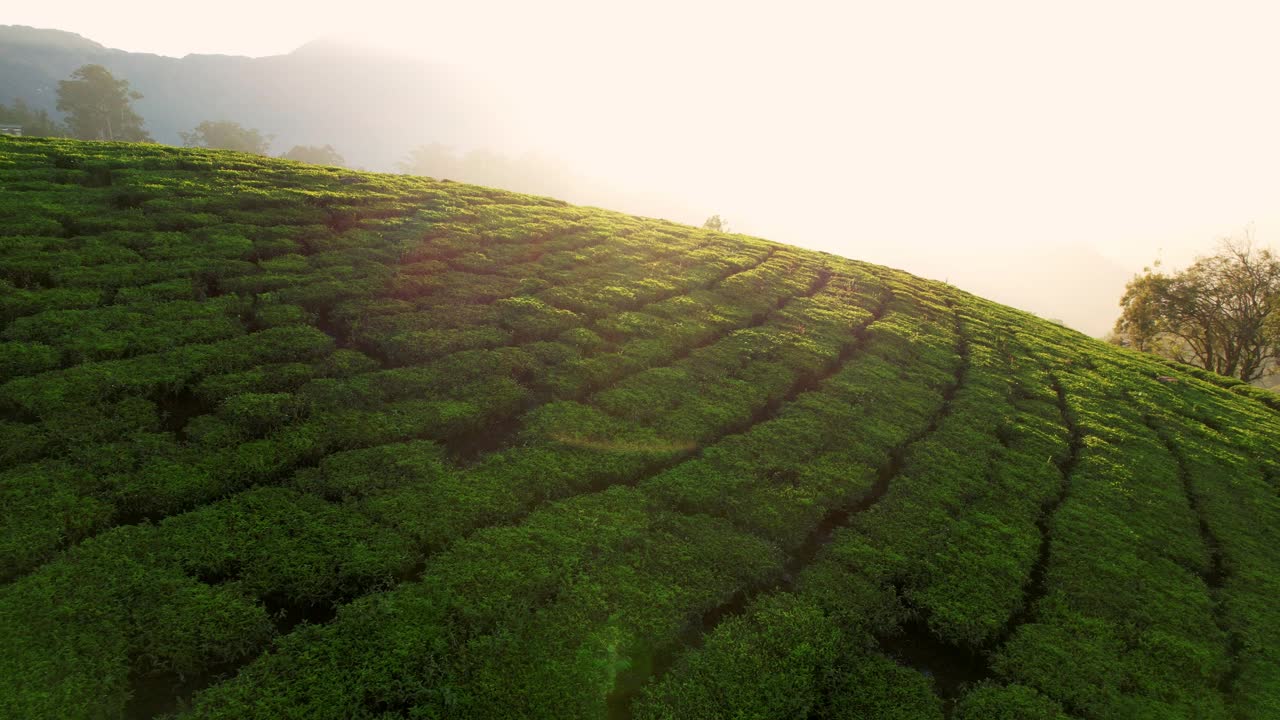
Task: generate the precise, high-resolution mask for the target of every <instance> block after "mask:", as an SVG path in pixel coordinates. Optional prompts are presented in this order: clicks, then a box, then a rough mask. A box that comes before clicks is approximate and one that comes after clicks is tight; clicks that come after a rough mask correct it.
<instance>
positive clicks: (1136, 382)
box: [0, 138, 1280, 720]
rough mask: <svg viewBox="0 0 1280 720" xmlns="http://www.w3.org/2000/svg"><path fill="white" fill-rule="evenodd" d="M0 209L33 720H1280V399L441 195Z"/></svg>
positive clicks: (423, 185)
mask: <svg viewBox="0 0 1280 720" xmlns="http://www.w3.org/2000/svg"><path fill="white" fill-rule="evenodd" d="M0 190H2V192H0V237H3V239H4V242H0V322H2V323H3V328H2V329H0V507H3V509H4V512H3V513H0V582H3V585H0V627H2V628H4V629H5V630H6V633H7V634H6V636H5V637H6V640H7V641H8V644H7V645H6V651H7V652H6V653H5V654H4V656H3V659H0V707H3V708H5V710H6V711H8V712H9V714H13V715H15V716H20V717H29V718H55V717H56V718H65V717H71V718H112V717H131V716H138V715H144V714H148V715H157V714H159V715H161V716H163V715H165V714H176V715H178V716H181V717H201V718H244V717H254V718H268V719H270V718H298V717H308V718H335V719H337V718H378V717H393V716H394V717H423V718H437V717H440V718H442V717H449V718H492V717H533V718H541V717H546V718H552V717H555V718H559V717H584V718H590V717H610V716H612V717H622V718H626V717H636V718H646V719H656V718H720V717H740V718H775V717H776V718H793V717H811V718H832V719H834V718H855V717H856V718H938V717H942V716H946V715H948V714H949V716H950V717H954V718H964V719H965V720H971V719H972V718H988V717H990V718H1046V719H1050V718H1052V719H1053V720H1059V719H1060V718H1065V717H1078V718H1089V719H1090V720H1095V719H1107V720H1110V719H1112V718H1115V719H1119V718H1134V717H1151V718H1157V717H1158V718H1179V717H1185V718H1227V717H1231V718H1235V719H1239V718H1246V719H1254V718H1257V719H1262V718H1271V717H1275V716H1276V715H1277V713H1278V712H1280V708H1277V707H1276V701H1275V699H1276V698H1277V697H1280V675H1278V674H1277V672H1276V668H1277V667H1280V658H1278V657H1277V654H1276V652H1277V650H1276V649H1277V648H1280V635H1277V629H1278V628H1280V618H1278V617H1277V616H1276V603H1275V602H1274V599H1275V598H1276V597H1277V596H1280V584H1278V582H1280V581H1278V580H1277V579H1278V578H1280V561H1278V558H1277V555H1276V553H1275V552H1274V549H1275V548H1276V547H1280V537H1277V535H1276V532H1277V531H1276V528H1278V527H1280V523H1278V522H1277V520H1278V519H1280V494H1278V493H1277V490H1278V489H1280V463H1278V462H1277V461H1276V460H1275V459H1274V458H1275V457H1276V456H1277V450H1280V415H1278V414H1277V411H1276V405H1275V404H1274V403H1271V402H1269V401H1268V398H1269V397H1270V396H1269V395H1263V394H1260V393H1263V392H1264V391H1261V390H1257V389H1252V388H1250V387H1249V386H1247V385H1244V384H1242V383H1239V382H1238V381H1237V382H1230V381H1227V380H1225V379H1224V378H1222V377H1221V376H1218V375H1215V374H1213V373H1210V372H1207V371H1204V370H1199V369H1196V368H1192V367H1189V366H1184V365H1180V364H1177V363H1173V362H1165V361H1161V360H1159V359H1157V358H1155V357H1152V356H1150V355H1139V354H1135V353H1130V352H1128V351H1126V350H1123V349H1119V348H1116V347H1113V346H1108V345H1104V344H1102V343H1098V342H1095V341H1092V340H1089V339H1087V338H1084V337H1082V336H1079V335H1077V334H1075V333H1073V332H1071V331H1069V330H1066V329H1065V328H1062V327H1060V326H1056V325H1053V324H1051V323H1047V322H1043V321H1040V320H1038V319H1035V318H1033V317H1031V316H1028V315H1026V314H1023V313H1019V312H1017V311H1013V310H1010V309H1008V308H1004V307H1001V306H998V305H994V304H991V303H988V302H985V301H983V300H981V299H979V298H975V297H972V296H969V295H967V294H964V293H962V292H960V291H957V290H955V289H954V288H951V287H949V286H945V285H941V284H937V283H932V282H929V281H925V280H921V279H919V278H914V277H911V276H909V275H905V274H903V273H898V272H895V271H892V270H888V269H886V268H880V267H876V266H871V265H866V264H862V263H858V262H855V261H851V260H843V259H840V258H835V257H832V256H828V255H822V254H816V253H808V252H805V251H801V250H797V249H794V248H785V247H782V246H776V245H773V244H770V243H766V242H762V241H758V240H753V239H751V238H746V237H742V236H727V235H723V234H718V233H714V232H705V231H702V230H699V229H696V228H689V227H683V226H677V225H673V224H670V223H666V222H662V221H656V220H645V219H640V218H631V217H626V216H621V215H616V214H612V213H608V212H605V211H601V210H595V209H589V208H578V207H571V206H567V205H564V204H563V203H559V202H558V201H553V200H547V199H543V198H533V197H529V196H523V195H517V194H512V193H506V192H501V191H497V190H492V189H488V188H480V187H473V186H468V185H461V184H457V183H452V182H436V181H432V180H428V179H424V178H417V177H407V176H397V175H373V174H363V173H352V172H349V171H345V170H342V171H340V170H337V169H335V168H329V167H321V166H317V165H307V164H300V163H292V162H283V161H280V160H278V159H269V158H266V157H260V156H254V155H249V154H242V153H241V154H237V153H226V152H217V151H212V150H207V149H199V148H195V149H193V148H186V149H178V148H165V147H159V146H144V145H132V146H122V145H118V144H116V145H108V144H102V143H82V142H73V141H61V140H44V139H32V138H18V139H8V138H6V139H0ZM1170 380H1172V381H1170ZM1255 391H1256V392H1255ZM193 693H194V694H193Z"/></svg>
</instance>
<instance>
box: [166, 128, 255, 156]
mask: <svg viewBox="0 0 1280 720" xmlns="http://www.w3.org/2000/svg"><path fill="white" fill-rule="evenodd" d="M178 134H179V135H181V136H182V143H183V144H184V145H187V146H190V147H207V148H217V149H220V150H238V151H240V152H247V153H253V154H254V155H266V154H267V150H268V149H269V148H270V147H271V140H272V138H274V137H275V136H274V135H263V134H262V133H261V132H259V131H258V130H257V129H256V128H246V127H244V126H243V125H241V124H240V123H238V122H231V121H229V120H205V121H204V122H202V123H200V124H199V125H197V126H196V127H195V129H193V130H192V131H191V132H180V133H178Z"/></svg>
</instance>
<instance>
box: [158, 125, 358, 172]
mask: <svg viewBox="0 0 1280 720" xmlns="http://www.w3.org/2000/svg"><path fill="white" fill-rule="evenodd" d="M178 134H179V135H181V136H182V144H184V145H186V146H187V147H204V148H215V149H219V150H235V151H237V152H246V153H253V154H255V155H266V154H267V150H268V149H269V148H270V147H271V138H272V136H271V135H263V134H262V133H261V132H259V131H258V130H257V129H256V128H246V127H244V126H242V125H241V124H240V123H237V122H231V121H230V120H205V121H204V122H202V123H200V124H199V125H197V126H195V127H194V128H193V129H192V130H191V131H190V132H182V133H178ZM294 149H295V150H296V149H297V148H294ZM331 149H332V148H331ZM290 152H292V151H290ZM293 159H297V158H293ZM329 164H339V163H329Z"/></svg>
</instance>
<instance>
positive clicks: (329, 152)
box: [280, 145, 347, 166]
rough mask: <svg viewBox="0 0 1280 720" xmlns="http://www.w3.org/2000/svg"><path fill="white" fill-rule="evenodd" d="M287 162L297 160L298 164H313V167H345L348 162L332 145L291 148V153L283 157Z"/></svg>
mask: <svg viewBox="0 0 1280 720" xmlns="http://www.w3.org/2000/svg"><path fill="white" fill-rule="evenodd" d="M280 157H282V158H284V159H285V160H297V161H298V162H304V163H311V164H312V165H340V166H345V165H346V164H347V161H346V160H344V159H343V158H342V155H340V154H339V153H338V151H337V150H334V149H333V146H332V145H294V146H293V147H291V148H289V152H286V153H285V154H283V155H281V156H280Z"/></svg>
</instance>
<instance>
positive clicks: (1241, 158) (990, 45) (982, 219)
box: [0, 0, 1280, 333]
mask: <svg viewBox="0 0 1280 720" xmlns="http://www.w3.org/2000/svg"><path fill="white" fill-rule="evenodd" d="M1273 6H1274V7H1280V5H1275V4H1270V3H1251V4H1245V3H1230V2H1205V3H1200V4H1191V3H1178V2H1171V1H1169V0H1165V1H1163V2H1133V3H1123V2H1118V1H1112V2H1098V3H1092V2H1071V3H1060V2H1059V3H1040V2H1029V1H1026V0H1023V1H1022V2H967V3H956V2H932V3H919V2H894V3H884V2H879V3H837V2H831V3H803V2H789V3H781V2H772V3H768V4H764V3H759V4H757V3H747V2H726V3H701V4H698V3H691V2H644V3H635V4H633V5H623V4H618V3H607V2H603V1H601V0H597V1H596V2H549V3H533V2H511V3H499V2H468V3H449V4H447V5H446V4H444V3H412V4H410V3H391V2H380V1H379V0H365V1H362V2H346V3H327V2H306V3H301V2H265V3H264V2H243V1H241V0H225V1H224V2H221V3H218V4H217V5H216V6H211V5H208V4H207V3H199V4H194V3H193V4H191V5H189V6H186V7H190V8H191V10H187V9H186V7H184V4H182V3H175V2H173V1H172V0H167V1H165V2H127V1H122V2H112V3H98V2H95V3H88V2H60V3H48V4H43V3H23V4H15V5H14V6H13V7H11V8H8V9H5V10H3V11H0V23H6V24H25V25H34V26H37V27H53V28H59V29H64V30H71V31H74V32H78V33H80V34H82V35H84V36H86V37H88V38H91V39H93V40H97V41H98V42H101V43H103V44H105V45H108V46H110V47H119V48H122V49H125V50H132V51H149V52H156V53H161V54H167V55H177V56H180V55H184V54H186V53H188V52H220V53H229V54H247V55H268V54H280V53H285V52H289V51H290V50H292V49H294V48H295V47H297V46H298V45H301V44H303V43H305V42H307V41H309V40H312V39H315V38H317V37H323V36H334V35H340V36H343V37H347V38H357V39H360V40H362V41H363V42H365V43H367V44H370V45H374V46H378V47H384V48H387V49H388V50H393V51H396V52H404V51H407V52H412V53H416V54H420V55H423V56H426V57H429V58H432V59H436V60H448V61H451V62H455V63H458V64H460V65H467V66H472V67H482V68H484V69H485V70H486V72H487V74H488V75H489V77H490V78H491V79H492V80H493V81H494V82H496V83H498V85H499V86H500V87H502V88H503V89H504V92H506V93H509V94H510V95H512V96H513V97H514V98H515V99H514V101H513V102H515V103H516V110H515V111H513V112H514V113H516V115H518V118H519V120H518V122H516V121H513V122H512V124H511V131H510V133H509V135H508V136H507V137H504V138H501V139H500V141H499V140H498V139H495V144H500V145H502V146H504V147H505V149H508V150H510V151H513V152H514V151H521V150H539V151H543V152H548V153H552V154H555V155H557V156H559V157H562V158H564V159H565V160H566V161H567V162H569V163H570V164H572V165H573V166H575V167H578V168H580V169H581V171H582V173H583V174H586V175H593V176H597V177H600V178H603V179H606V180H612V181H616V182H619V183H624V184H627V185H628V186H630V187H633V188H644V187H661V188H663V189H665V190H667V191H669V192H671V193H673V194H676V195H679V196H681V197H682V198H684V199H686V200H688V202H690V204H691V205H693V206H694V207H705V208H708V213H707V214H710V212H718V213H720V214H721V215H724V216H725V217H727V218H728V219H729V221H730V222H731V224H733V225H734V227H735V229H739V230H742V231H744V232H751V233H753V234H758V235H762V236H765V237H769V238H771V239H776V240H781V241H784V242H793V243H796V244H801V245H805V246H809V247H818V248H821V249H825V250H829V251H832V252H836V253H839V254H842V255H848V256H852V257H857V258H864V259H868V260H874V261H878V262H885V263H887V264H891V265H895V266H898V267H903V268H905V269H908V270H912V271H915V272H919V273H921V274H924V275H928V276H931V277H937V278H940V279H948V280H950V281H952V282H954V283H956V284H958V285H960V286H961V287H965V288H967V289H971V290H974V291H975V292H980V293H983V294H988V295H990V296H992V297H994V298H996V299H1002V300H1006V301H1009V302H1016V303H1017V304H1020V305H1022V306H1024V307H1028V308H1029V309H1032V310H1035V311H1038V312H1041V314H1045V315H1050V316H1057V317H1062V318H1065V319H1067V320H1068V321H1069V322H1070V323H1071V324H1073V325H1075V326H1078V327H1081V329H1084V330H1086V331H1089V332H1092V333H1100V332H1102V330H1103V329H1105V327H1106V326H1107V325H1108V324H1109V321H1110V320H1109V318H1104V319H1101V320H1099V319H1097V316H1098V314H1099V313H1101V314H1103V315H1105V314H1106V312H1107V308H1108V307H1114V302H1115V299H1117V298H1118V297H1119V292H1120V290H1121V287H1120V286H1122V285H1123V281H1124V279H1125V277H1126V276H1127V275H1128V274H1129V273H1131V272H1134V271H1137V270H1139V269H1140V268H1141V267H1142V265H1143V264H1145V263H1148V262H1150V261H1151V260H1152V259H1154V258H1155V257H1156V256H1157V254H1158V253H1161V252H1162V253H1163V256H1164V257H1165V258H1166V260H1167V261H1169V262H1172V263H1174V264H1179V263H1185V262H1186V261H1187V260H1189V259H1190V257H1191V256H1192V255H1193V254H1194V253H1195V252H1198V251H1207V250H1209V249H1211V246H1212V243H1213V241H1214V239H1215V238H1216V237H1218V236H1221V235H1224V234H1227V233H1231V232H1234V231H1238V230H1240V229H1241V228H1242V227H1244V226H1245V225H1246V224H1249V223H1253V224H1254V226H1255V230H1256V233H1255V234H1256V236H1257V237H1258V239H1259V240H1261V241H1262V242H1264V243H1270V244H1272V245H1280V206H1278V205H1277V201H1278V200H1280V101H1278V100H1277V97H1276V92H1277V80H1278V79H1280V78H1277V70H1278V69H1280V43H1277V42H1276V32H1277V29H1280V11H1278V10H1275V9H1272V8H1273ZM1032 269H1034V272H1033V271H1032ZM1055 276H1063V277H1070V278H1072V283H1074V284H1073V285H1072V286H1071V287H1075V286H1076V285H1078V287H1079V292H1080V302H1079V303H1073V302H1072V298H1071V293H1070V292H1068V293H1066V294H1063V293H1062V292H1061V291H1060V290H1059V291H1055V292H1056V293H1057V295H1058V296H1060V297H1057V298H1056V299H1055V300H1053V303H1054V304H1052V305H1051V304H1047V303H1048V300H1045V299H1044V297H1043V296H1044V295H1045V293H1044V292H1039V293H1038V286H1040V285H1042V284H1044V283H1047V282H1049V281H1051V280H1052V279H1053V278H1054V277H1055ZM1026 298H1030V299H1029V300H1028V299H1026ZM1037 298H1039V299H1037ZM1099 298H1101V304H1100V305H1099ZM1086 308H1087V312H1086ZM1085 315H1088V316H1089V317H1090V318H1094V319H1093V320H1089V319H1085V318H1084V316H1085Z"/></svg>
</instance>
